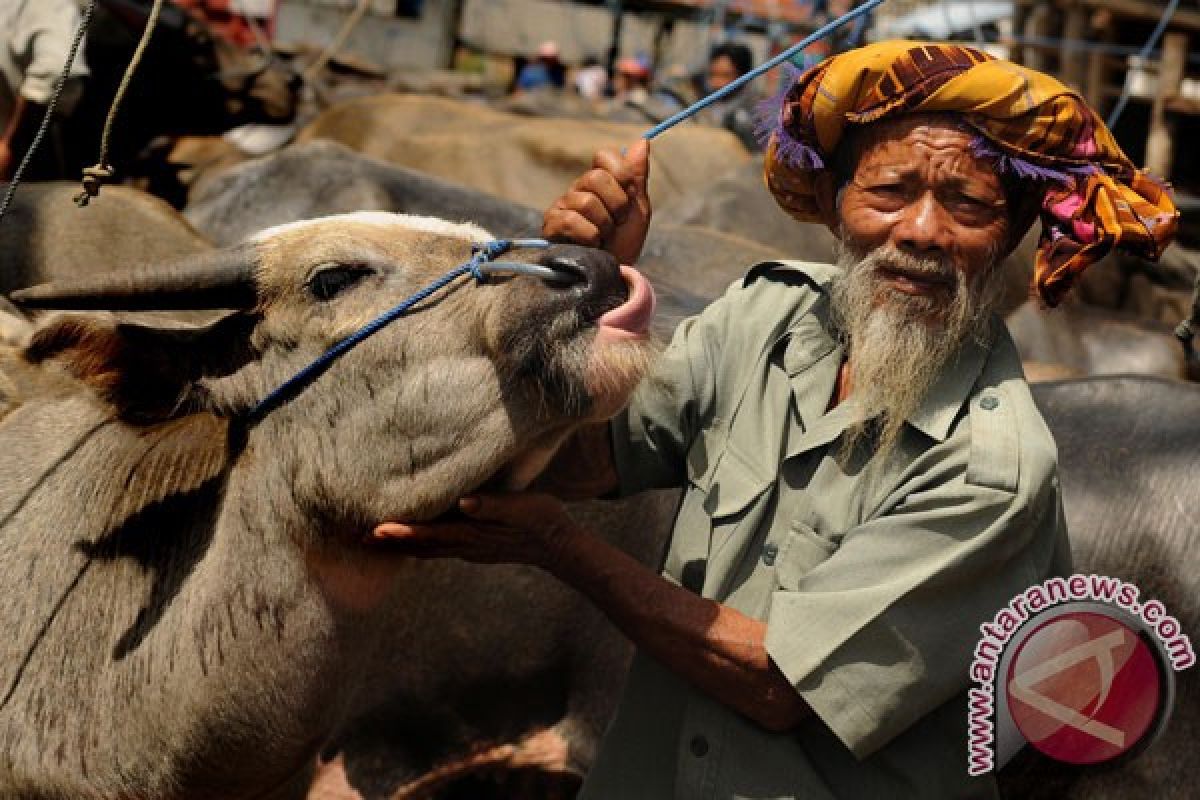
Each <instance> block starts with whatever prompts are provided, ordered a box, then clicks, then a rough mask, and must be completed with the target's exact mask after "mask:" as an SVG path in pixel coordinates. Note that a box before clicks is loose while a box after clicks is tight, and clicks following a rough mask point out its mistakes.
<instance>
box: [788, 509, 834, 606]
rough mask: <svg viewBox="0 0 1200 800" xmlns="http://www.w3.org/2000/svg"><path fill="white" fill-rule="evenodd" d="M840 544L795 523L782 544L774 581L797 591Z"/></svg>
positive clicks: (802, 524) (800, 523) (803, 525)
mask: <svg viewBox="0 0 1200 800" xmlns="http://www.w3.org/2000/svg"><path fill="white" fill-rule="evenodd" d="M837 548H838V546H837V543H836V542H832V541H830V540H829V539H826V538H825V537H823V536H821V535H820V534H819V533H817V532H816V531H815V530H813V529H812V528H811V527H809V526H808V525H805V524H804V523H802V522H793V523H792V525H791V526H790V527H789V528H788V530H787V531H785V532H784V534H783V536H782V538H781V539H780V542H779V554H778V555H777V556H776V558H775V581H776V583H777V584H778V585H779V588H781V589H787V590H790V591H797V590H798V589H799V588H800V581H802V580H803V579H804V576H805V575H807V574H808V573H809V572H811V571H812V570H813V569H815V568H816V567H818V566H820V565H821V564H822V563H824V562H825V561H826V560H827V559H828V558H829V557H830V556H832V555H833V554H834V552H836V551H837Z"/></svg>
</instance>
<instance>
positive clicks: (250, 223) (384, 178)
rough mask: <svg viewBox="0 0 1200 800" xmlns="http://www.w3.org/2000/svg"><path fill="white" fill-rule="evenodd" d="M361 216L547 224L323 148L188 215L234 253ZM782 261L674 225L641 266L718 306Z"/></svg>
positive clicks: (763, 248)
mask: <svg viewBox="0 0 1200 800" xmlns="http://www.w3.org/2000/svg"><path fill="white" fill-rule="evenodd" d="M360 209H379V210H385V211H399V212H405V213H410V214H423V215H429V216H435V217H442V218H445V219H470V220H473V221H477V222H479V223H480V224H482V225H484V227H487V228H488V229H489V230H492V231H495V232H497V233H498V234H500V235H504V236H530V235H537V233H538V231H539V230H540V228H541V219H542V215H541V212H539V211H536V210H534V209H532V208H530V207H528V206H524V205H521V204H519V203H515V202H512V201H511V200H504V199H501V198H497V197H494V196H492V195H488V194H486V193H484V192H481V191H479V190H477V189H471V188H468V187H466V186H462V185H459V184H454V183H451V182H449V181H446V180H443V179H440V178H436V177H433V176H430V175H427V174H425V173H423V172H418V171H416V170H413V169H408V168H405V167H399V166H396V165H394V164H389V163H385V162H383V161H379V160H378V159H374V158H369V157H367V156H364V155H362V154H360V153H357V152H355V151H353V150H350V149H349V148H347V147H345V146H343V145H340V144H337V143H335V142H328V141H319V140H318V141H312V142H307V143H304V144H297V145H292V146H290V147H287V148H284V149H283V150H281V151H279V152H278V153H274V154H272V155H269V156H264V157H262V158H258V159H254V160H252V161H248V162H246V163H243V164H239V165H237V166H235V167H232V168H230V169H228V170H225V171H224V172H222V173H220V174H217V175H213V176H210V177H208V178H207V179H206V180H205V181H204V183H203V185H202V186H199V187H197V191H196V193H195V196H194V197H193V199H192V201H191V202H190V203H189V205H188V207H187V208H186V209H185V211H184V214H185V215H186V216H187V218H188V219H189V220H190V221H191V222H192V223H193V224H194V225H195V226H196V228H197V229H199V230H200V231H201V232H202V233H204V234H205V235H206V236H208V237H209V238H211V239H212V240H213V241H214V242H216V243H217V244H219V245H225V244H232V243H234V242H238V241H241V240H242V239H244V238H245V237H247V236H249V235H251V234H252V233H253V232H254V231H257V230H261V229H262V228H265V227H267V226H270V225H276V224H279V223H283V222H290V221H292V220H296V219H305V218H310V217H317V216H324V215H328V214H340V213H346V212H350V211H357V210H360ZM782 255H783V252H782V251H781V250H779V249H777V248H772V247H768V246H767V245H764V244H762V243H760V242H754V241H750V240H746V239H743V238H741V237H739V236H736V235H734V234H731V233H726V232H723V231H719V230H714V229H711V228H708V227H703V226H699V225H691V224H675V223H669V222H667V223H662V224H658V223H656V224H655V225H654V226H653V227H652V228H651V231H650V236H649V239H648V240H647V242H646V247H645V248H644V249H643V251H642V258H641V260H640V261H639V263H638V266H639V268H641V269H643V270H644V271H645V272H646V274H647V275H649V276H650V277H651V278H652V279H653V280H655V282H656V285H658V284H659V283H660V282H666V283H667V284H669V285H670V286H674V287H680V288H685V287H686V289H687V291H688V292H690V293H692V294H694V295H696V296H700V297H715V296H717V295H719V294H720V293H721V292H723V291H724V290H725V288H726V287H727V286H728V285H729V283H730V282H731V281H733V280H734V279H735V278H737V277H738V276H740V275H741V274H742V273H743V272H744V271H745V269H746V268H747V267H748V266H749V265H750V264H753V263H755V262H758V261H765V260H769V259H773V258H780V257H782Z"/></svg>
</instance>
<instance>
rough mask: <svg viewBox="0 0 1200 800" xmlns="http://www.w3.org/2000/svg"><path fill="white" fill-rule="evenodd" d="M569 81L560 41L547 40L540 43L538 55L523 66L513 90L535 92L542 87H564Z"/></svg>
mask: <svg viewBox="0 0 1200 800" xmlns="http://www.w3.org/2000/svg"><path fill="white" fill-rule="evenodd" d="M566 82H567V68H566V67H564V66H563V63H562V61H561V58H560V52H559V49H558V42H553V41H545V42H542V43H541V44H540V45H538V50H537V56H536V57H535V58H534V59H533V60H532V61H530V62H529V63H527V64H526V65H525V66H523V67H521V70H520V72H518V73H517V80H516V84H515V86H514V87H513V91H514V92H517V93H520V92H535V91H538V90H540V89H562V88H563V86H565V85H566Z"/></svg>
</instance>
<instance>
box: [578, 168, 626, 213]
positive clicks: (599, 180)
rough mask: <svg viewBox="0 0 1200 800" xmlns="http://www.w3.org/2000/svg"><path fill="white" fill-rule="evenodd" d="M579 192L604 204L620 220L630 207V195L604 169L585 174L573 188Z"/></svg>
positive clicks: (589, 171)
mask: <svg viewBox="0 0 1200 800" xmlns="http://www.w3.org/2000/svg"><path fill="white" fill-rule="evenodd" d="M571 188H572V190H574V191H578V192H589V193H591V194H593V195H595V196H596V198H597V199H598V200H599V201H600V202H602V203H603V204H604V207H605V208H606V209H607V210H608V213H609V214H610V215H611V216H612V217H613V218H614V219H616V218H618V217H619V215H620V214H622V213H623V212H624V211H625V209H626V208H627V207H628V206H629V195H628V193H626V191H625V189H624V188H622V186H621V184H620V183H618V182H617V179H616V177H614V176H613V174H612V173H611V172H605V171H604V170H602V169H591V170H588V171H587V172H585V173H583V175H582V176H581V177H580V178H579V180H577V181H575V184H574V185H573V186H572V187H571Z"/></svg>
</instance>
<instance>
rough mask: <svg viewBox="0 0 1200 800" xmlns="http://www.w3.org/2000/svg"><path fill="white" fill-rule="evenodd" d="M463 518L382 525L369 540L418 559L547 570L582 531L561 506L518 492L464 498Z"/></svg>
mask: <svg viewBox="0 0 1200 800" xmlns="http://www.w3.org/2000/svg"><path fill="white" fill-rule="evenodd" d="M458 510H459V511H461V512H462V514H463V518H462V519H448V520H444V521H442V520H439V521H436V522H425V523H400V522H385V523H383V524H382V525H379V526H378V527H376V528H375V531H374V532H373V533H372V538H374V539H375V540H376V541H386V542H388V543H389V545H390V546H392V547H393V548H394V549H395V550H396V551H397V552H399V553H402V554H405V555H411V556H417V557H420V558H461V559H462V560H464V561H473V562H476V563H480V564H530V565H533V566H538V567H543V568H545V569H551V568H552V567H553V565H554V562H555V561H556V560H557V557H558V553H559V552H560V551H561V550H562V548H563V547H564V546H565V545H566V544H567V541H566V540H567V539H568V538H569V537H571V536H572V535H576V534H578V533H579V532H580V528H579V526H578V525H577V524H576V523H575V521H574V520H573V519H571V517H570V515H569V514H568V513H567V509H566V507H565V506H563V504H562V503H561V502H560V501H559V500H558V499H557V498H554V497H551V496H550V495H548V494H534V493H530V492H522V493H517V494H493V495H482V496H479V497H464V498H462V499H461V500H459V501H458Z"/></svg>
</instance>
